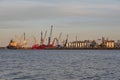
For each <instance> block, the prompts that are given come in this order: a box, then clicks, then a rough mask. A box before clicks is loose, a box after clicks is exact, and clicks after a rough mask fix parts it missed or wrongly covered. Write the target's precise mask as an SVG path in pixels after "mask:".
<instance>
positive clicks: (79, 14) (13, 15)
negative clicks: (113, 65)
mask: <svg viewBox="0 0 120 80" xmlns="http://www.w3.org/2000/svg"><path fill="white" fill-rule="evenodd" d="M51 25H53V26H54V30H53V37H58V36H59V33H60V32H62V33H63V35H62V38H63V39H64V38H65V36H66V35H67V34H69V41H72V40H75V36H76V35H77V36H78V39H79V40H83V39H97V38H100V37H102V36H105V37H109V38H110V39H112V38H114V39H120V0H0V45H6V44H8V42H9V40H10V39H12V38H14V37H15V36H16V35H17V36H21V35H22V34H23V32H26V35H27V37H29V36H32V35H34V36H36V37H37V38H39V37H40V32H41V31H43V32H44V31H45V30H47V31H48V34H49V31H50V26H51Z"/></svg>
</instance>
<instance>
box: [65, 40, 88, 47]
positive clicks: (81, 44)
mask: <svg viewBox="0 0 120 80" xmlns="http://www.w3.org/2000/svg"><path fill="white" fill-rule="evenodd" d="M89 47H90V43H89V41H87V40H85V41H74V42H70V43H67V45H66V48H89Z"/></svg>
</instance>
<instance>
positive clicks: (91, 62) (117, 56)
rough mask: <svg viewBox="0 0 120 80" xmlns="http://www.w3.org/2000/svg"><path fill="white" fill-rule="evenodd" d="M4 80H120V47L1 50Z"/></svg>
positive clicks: (0, 77)
mask: <svg viewBox="0 0 120 80" xmlns="http://www.w3.org/2000/svg"><path fill="white" fill-rule="evenodd" d="M0 80H120V51H119V50H109V51H108V50H0Z"/></svg>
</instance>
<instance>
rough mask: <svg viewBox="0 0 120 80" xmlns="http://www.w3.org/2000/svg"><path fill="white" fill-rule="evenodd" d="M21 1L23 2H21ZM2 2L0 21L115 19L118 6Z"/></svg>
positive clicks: (118, 11) (119, 10)
mask: <svg viewBox="0 0 120 80" xmlns="http://www.w3.org/2000/svg"><path fill="white" fill-rule="evenodd" d="M22 1H23V0H22ZM22 1H21V2H20V1H16V2H10V1H9V2H3V3H2V4H1V6H0V21H12V20H13V21H14V20H39V19H50V18H51V19H53V18H61V17H74V16H93V17H94V16H95V17H107V16H108V17H116V16H118V15H119V13H120V9H119V7H120V6H119V5H115V4H114V5H111V4H109V5H104V4H99V5H97V4H87V5H86V4H81V5H79V4H77V3H69V4H66V3H61V4H53V3H52V4H51V3H48V2H31V1H27V0H25V1H24V2H22Z"/></svg>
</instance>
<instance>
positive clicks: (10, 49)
mask: <svg viewBox="0 0 120 80" xmlns="http://www.w3.org/2000/svg"><path fill="white" fill-rule="evenodd" d="M0 49H8V48H6V47H0ZM8 50H120V48H46V49H32V48H29V47H28V48H20V49H14V48H13V49H8Z"/></svg>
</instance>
